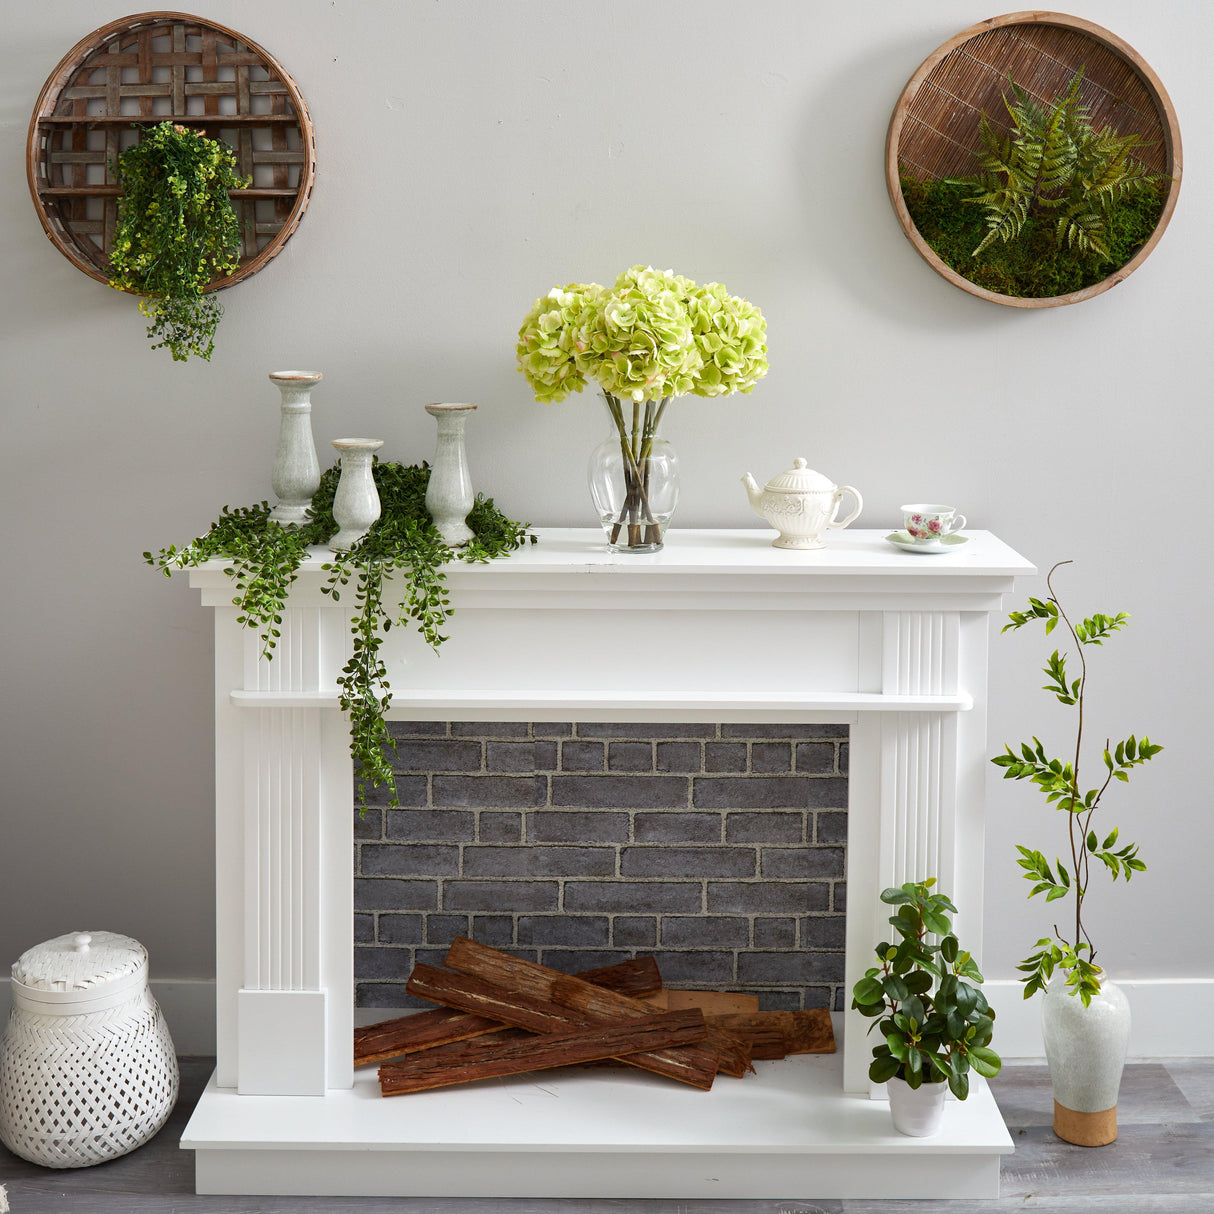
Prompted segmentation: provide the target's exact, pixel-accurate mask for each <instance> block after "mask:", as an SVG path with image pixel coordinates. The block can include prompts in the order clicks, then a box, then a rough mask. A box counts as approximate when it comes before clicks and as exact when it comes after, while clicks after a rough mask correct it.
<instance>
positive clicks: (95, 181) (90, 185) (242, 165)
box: [26, 12, 316, 291]
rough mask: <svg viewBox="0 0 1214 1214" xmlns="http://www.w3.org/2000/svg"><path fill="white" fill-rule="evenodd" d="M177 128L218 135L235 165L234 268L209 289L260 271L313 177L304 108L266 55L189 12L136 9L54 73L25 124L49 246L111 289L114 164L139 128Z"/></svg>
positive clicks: (30, 172)
mask: <svg viewBox="0 0 1214 1214" xmlns="http://www.w3.org/2000/svg"><path fill="white" fill-rule="evenodd" d="M166 121H171V122H176V123H180V124H181V125H183V126H189V127H194V128H197V129H199V130H202V131H204V132H205V133H206V135H207V136H208V137H209V138H213V139H222V140H223V141H224V142H225V143H227V144H229V145H230V146H231V147H232V148H233V149H234V150H235V152H236V163H237V170H238V171H239V173H240V174H241V175H242V176H244V177H251V178H252V184H251V186H250V187H249V188H248V189H243V190H233V191H232V202H233V205H234V207H235V209H236V213H237V215H238V216H239V218H240V226H241V251H240V266H239V268H238V269H237V270H236V271H235V273H233V274H231V275H229V276H227V277H224V278H218V279H216V280H215V281H214V282H212V283H211V284H210V285H209V286H208V287H207V288H206V289H207V290H208V291H211V290H218V289H220V288H222V287H230V286H232V285H233V283H237V282H240V281H241V279H244V278H248V277H249V275H251V274H256V273H257V271H258V270H260V269H261V268H262V267H263V266H264V265H266V263H267V262H269V261H270V260H271V258H273V257H274V256H275V255H276V254H277V253H278V252H279V250H280V249H281V248H282V246H283V245H284V244H286V242H287V240H288V239H289V238H290V236H291V234H292V233H293V232H294V231H295V229H296V228H297V227H298V226H299V221H300V219H301V218H302V217H303V213H304V211H305V210H306V209H307V206H308V199H309V197H310V195H311V193H312V183H313V181H314V179H315V175H316V144H315V139H314V136H313V132H312V123H311V120H310V119H309V117H308V107H307V106H306V105H305V104H304V99H303V97H302V96H301V95H300V92H299V89H298V88H297V87H296V85H295V82H294V81H293V80H292V79H291V77H290V76H289V75H288V74H287V73H286V71H285V70H284V69H283V67H282V65H281V64H280V63H278V61H277V60H276V59H274V58H273V57H272V56H271V55H269V54H268V53H267V52H266V51H264V50H263V49H262V48H261V47H260V46H258V45H257V44H256V43H255V42H251V41H250V40H249V39H248V38H246V37H244V36H243V35H242V34H238V33H236V32H235V31H234V30H230V29H227V28H226V27H224V26H222V25H216V24H214V22H210V21H204V20H202V19H201V18H199V17H191V16H188V15H187V14H185V13H168V12H155V13H140V14H137V15H136V16H132V17H123V18H121V19H120V20H118V21H112V22H111V23H110V24H109V25H106V26H103V27H102V28H101V29H99V30H95V31H94V32H93V33H91V34H89V35H88V37H86V38H83V39H82V40H81V41H80V42H78V43H77V44H76V45H75V46H74V47H72V49H71V50H70V51H68V53H67V54H66V55H65V56H64V58H63V60H62V61H61V62H60V64H59V66H58V67H56V68H55V70H54V71H53V72H52V73H51V75H50V77H49V78H48V80H47V82H46V84H44V85H43V86H42V92H41V93H40V94H39V95H38V102H37V104H36V105H35V106H34V114H33V117H32V118H31V119H30V129H29V141H28V145H27V156H26V171H27V176H28V178H29V187H30V193H31V194H32V195H33V199H34V206H35V208H36V209H37V211H38V218H39V220H40V221H41V223H42V226H43V228H44V229H45V230H46V234H47V236H49V237H50V239H51V242H52V243H53V244H54V245H55V247H56V248H57V249H58V250H59V251H60V252H61V253H62V254H63V255H64V256H65V257H66V258H67V259H68V260H69V261H71V262H72V264H73V265H75V266H77V267H78V268H79V269H81V270H83V271H84V272H85V273H86V274H88V275H89V276H90V277H91V278H95V279H97V280H98V282H108V281H109V278H110V274H109V255H110V244H111V241H112V240H113V235H114V228H115V225H116V222H117V217H118V195H119V193H120V192H121V191H120V190H119V187H118V185H117V184H116V183H115V180H114V176H113V171H112V167H111V166H112V165H113V163H114V162H115V161H116V160H117V159H118V155H119V153H120V152H122V151H125V150H126V149H127V148H128V147H131V146H132V145H133V144H135V143H136V142H138V139H139V131H138V129H137V128H136V126H135V124H138V125H139V126H152V125H155V124H157V123H160V122H166Z"/></svg>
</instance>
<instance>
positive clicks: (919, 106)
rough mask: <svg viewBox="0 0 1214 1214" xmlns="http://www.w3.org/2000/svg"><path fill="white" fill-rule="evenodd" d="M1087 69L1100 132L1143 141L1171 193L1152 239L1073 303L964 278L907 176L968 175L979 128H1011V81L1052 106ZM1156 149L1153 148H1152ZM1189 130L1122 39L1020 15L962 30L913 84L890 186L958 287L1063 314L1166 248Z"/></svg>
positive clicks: (889, 155) (914, 238)
mask: <svg viewBox="0 0 1214 1214" xmlns="http://www.w3.org/2000/svg"><path fill="white" fill-rule="evenodd" d="M1081 67H1082V68H1083V81H1082V84H1081V86H1080V99H1081V101H1082V102H1083V104H1084V105H1086V106H1087V107H1088V109H1089V120H1090V122H1091V124H1092V126H1094V127H1095V128H1096V129H1097V130H1099V129H1100V128H1102V127H1104V126H1105V125H1109V126H1112V127H1114V128H1116V130H1117V131H1118V133H1119V134H1122V135H1129V134H1132V133H1138V134H1141V135H1142V137H1143V143H1142V144H1140V145H1139V147H1138V148H1137V149H1136V150H1135V156H1136V158H1137V159H1139V160H1140V161H1142V162H1143V163H1144V164H1145V165H1146V166H1147V167H1148V168H1149V169H1150V170H1151V171H1152V172H1156V173H1166V174H1167V175H1168V176H1170V177H1171V178H1172V184H1171V186H1170V188H1169V190H1168V194H1167V197H1166V199H1165V201H1164V207H1163V213H1162V215H1161V216H1160V218H1159V222H1158V224H1157V225H1156V227H1155V231H1154V232H1153V233H1152V234H1151V237H1150V239H1149V240H1148V241H1147V242H1146V244H1144V245H1143V246H1142V248H1141V249H1139V250H1138V252H1137V253H1136V254H1135V255H1134V257H1133V258H1132V259H1131V260H1130V261H1128V262H1126V264H1125V265H1123V266H1122V267H1121V268H1120V269H1119V270H1116V271H1115V272H1114V273H1112V274H1110V275H1109V277H1107V278H1105V279H1103V280H1101V281H1100V282H1098V283H1094V284H1093V285H1092V286H1090V287H1085V288H1084V289H1083V290H1082V291H1074V292H1072V293H1071V294H1069V295H1054V296H1050V297H1048V298H1038V299H1029V298H1023V297H1019V296H1013V295H999V294H996V293H995V292H993V291H988V290H986V289H984V288H983V287H980V286H977V285H976V284H975V283H972V282H970V281H969V279H967V278H963V277H962V276H961V275H960V274H958V273H957V272H956V271H955V270H953V269H952V268H950V267H949V266H948V265H946V264H945V262H944V261H942V260H941V259H940V257H938V256H937V255H936V253H935V252H934V251H933V250H932V249H931V248H930V247H929V246H928V244H927V242H926V241H925V240H924V239H923V237H922V236H920V234H919V231H918V229H917V228H916V227H915V225H914V222H913V220H912V219H911V217H910V212H909V211H908V210H907V208H906V202H905V200H904V199H903V197H902V187H901V185H900V182H899V177H900V175H901V174H902V173H904V172H906V171H908V170H909V171H911V172H913V173H915V174H918V175H919V176H921V177H926V178H936V179H939V178H943V177H959V176H969V175H971V174H973V173H975V172H976V171H977V168H978V156H979V155H980V153H981V151H982V141H981V139H980V137H979V133H978V130H979V122H980V119H981V116H982V114H984V113H985V114H986V117H987V121H988V122H990V123H991V125H992V126H994V127H996V128H1001V129H1002V130H1003V131H1006V130H1008V129H1009V123H1008V118H1007V110H1006V109H1005V107H1004V104H1003V96H1004V94H1005V93H1009V92H1010V89H1009V87H1008V78H1009V77H1010V78H1011V79H1012V80H1014V81H1015V82H1016V83H1017V84H1018V85H1020V87H1021V88H1023V89H1024V90H1025V91H1026V92H1028V93H1029V94H1030V95H1031V96H1033V97H1034V98H1035V99H1036V100H1038V101H1041V102H1047V103H1048V102H1051V101H1053V99H1054V98H1055V97H1057V96H1058V95H1059V94H1060V93H1061V92H1062V91H1063V90H1064V89H1065V88H1066V86H1067V84H1069V83H1070V80H1071V78H1072V77H1073V76H1074V75H1075V73H1076V72H1077V71H1078V70H1079V69H1080V68H1081ZM1144 145H1148V146H1144ZM1180 176H1181V155H1180V128H1179V126H1178V124H1177V122H1176V112H1175V110H1174V109H1173V108H1172V102H1171V100H1170V99H1169V98H1168V94H1167V92H1166V91H1165V89H1164V87H1163V84H1162V83H1161V82H1160V80H1159V78H1158V77H1157V76H1156V75H1155V73H1154V72H1153V71H1152V70H1151V69H1150V67H1148V66H1147V64H1146V63H1145V62H1144V61H1143V59H1142V57H1141V56H1140V55H1139V54H1138V53H1137V51H1135V50H1134V49H1133V47H1131V46H1129V45H1128V44H1126V43H1125V42H1123V41H1122V40H1121V39H1120V38H1118V37H1117V36H1116V35H1115V34H1112V33H1110V32H1109V31H1108V30H1106V29H1103V28H1102V27H1101V26H1099V25H1094V24H1093V23H1092V22H1090V21H1084V20H1083V19H1082V18H1079V17H1069V16H1067V15H1066V14H1065V13H1048V12H1021V13H1007V14H1005V15H1004V16H1002V17H992V18H990V19H989V20H987V21H981V22H979V23H978V24H977V25H972V26H970V28H969V29H967V30H963V31H962V32H961V33H959V34H958V35H957V36H956V37H955V38H951V39H950V40H949V41H948V42H946V43H945V44H944V45H943V46H941V47H940V48H939V49H938V50H936V51H934V52H933V53H932V54H931V55H929V56H928V58H927V59H925V60H924V62H923V63H922V65H921V66H920V67H919V70H918V71H917V72H915V74H914V75H913V76H912V77H911V78H910V81H909V82H908V83H907V86H906V88H905V89H904V90H903V92H902V96H901V97H899V98H898V104H897V105H896V106H895V107H894V112H893V117H892V118H891V119H890V124H889V134H888V136H887V138H886V142H885V182H886V186H887V188H888V190H889V197H890V201H891V202H892V203H893V206H894V211H895V212H896V213H897V216H898V222H899V223H900V224H901V225H902V230H903V231H904V232H905V233H906V236H907V239H908V240H909V241H910V242H911V244H913V245H914V246H915V248H916V250H918V252H919V255H920V256H921V257H922V258H923V259H924V261H926V262H927V263H928V265H930V266H931V267H932V269H933V270H935V271H936V273H937V274H940V275H942V276H943V277H944V278H947V279H948V281H949V282H951V283H953V284H954V285H955V286H958V287H960V288H961V289H962V290H963V291H968V292H969V293H970V294H971V295H977V296H978V297H979V298H981V299H989V300H990V301H991V302H993V303H999V304H1006V305H1007V306H1009V307H1013V308H1055V307H1058V306H1059V305H1061V304H1071V303H1078V302H1079V301H1080V300H1083V299H1090V298H1091V297H1092V296H1094V295H1099V294H1101V293H1102V292H1103V291H1107V290H1108V289H1109V288H1110V287H1112V286H1116V285H1117V283H1119V282H1121V281H1122V280H1123V279H1125V278H1127V277H1128V276H1129V275H1130V274H1132V273H1133V272H1134V271H1135V270H1136V269H1137V268H1138V267H1139V266H1140V265H1141V264H1142V263H1143V262H1144V261H1145V260H1146V259H1147V257H1148V256H1149V255H1150V253H1151V250H1152V249H1154V247H1155V245H1156V244H1157V243H1158V242H1159V238H1160V237H1161V236H1162V235H1163V231H1164V229H1165V228H1166V227H1167V226H1168V220H1169V219H1170V218H1171V217H1172V211H1173V210H1174V209H1175V206H1176V196H1177V194H1178V193H1179V192H1180Z"/></svg>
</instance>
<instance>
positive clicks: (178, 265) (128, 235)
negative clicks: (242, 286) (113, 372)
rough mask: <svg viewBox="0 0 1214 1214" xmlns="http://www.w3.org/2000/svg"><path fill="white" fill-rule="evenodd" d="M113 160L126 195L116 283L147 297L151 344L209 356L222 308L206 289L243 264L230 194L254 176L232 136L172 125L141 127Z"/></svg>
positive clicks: (143, 305) (181, 357) (113, 265)
mask: <svg viewBox="0 0 1214 1214" xmlns="http://www.w3.org/2000/svg"><path fill="white" fill-rule="evenodd" d="M112 167H113V170H114V173H115V175H116V177H117V180H118V184H119V186H120V187H121V188H122V194H121V195H120V196H119V199H118V225H117V228H116V230H115V232H114V244H113V250H112V252H111V253H110V273H111V275H112V277H111V278H110V286H112V287H116V288H117V289H118V290H120V291H131V292H134V293H135V294H137V295H139V296H141V297H142V298H141V299H140V300H139V311H140V312H141V313H142V314H143V315H144V316H145V317H147V318H148V321H149V324H148V338H149V339H150V340H151V341H152V349H153V350H157V349H159V348H160V347H161V346H167V347H168V349H169V352H170V353H171V354H172V355H173V358H174V360H175V361H177V362H185V361H186V360H187V359H189V358H190V356H191V355H195V356H197V357H199V358H204V359H210V357H211V351H212V350H213V349H214V348H215V329H216V326H217V325H218V324H219V320H220V317H221V316H222V315H223V305H222V304H221V303H220V302H219V300H218V299H217V298H216V295H215V293H214V292H210V293H209V294H204V290H205V288H206V287H207V285H208V284H209V283H210V282H212V281H213V280H214V279H215V278H218V277H221V276H223V275H226V274H231V273H232V272H233V271H234V270H236V268H237V267H238V265H239V262H240V220H239V219H238V218H237V216H236V212H235V211H234V210H233V209H232V204H231V202H230V201H229V198H228V191H229V190H235V189H243V188H245V187H246V186H248V185H249V180H248V179H246V178H242V177H240V176H239V175H238V174H237V173H236V156H235V153H234V152H233V151H232V149H231V148H230V147H228V145H227V144H226V143H222V142H220V141H219V140H216V139H208V138H206V136H205V135H203V134H201V133H200V132H198V131H194V130H190V129H189V128H188V127H184V126H181V125H179V124H175V123H172V122H162V123H160V125H159V126H156V127H152V128H151V129H150V130H145V131H144V134H143V138H142V139H141V140H140V142H139V143H137V144H135V145H134V146H133V147H131V148H128V149H127V150H126V151H125V152H123V153H122V154H121V155H120V156H119V157H118V161H117V163H116V164H115V165H113V166H112Z"/></svg>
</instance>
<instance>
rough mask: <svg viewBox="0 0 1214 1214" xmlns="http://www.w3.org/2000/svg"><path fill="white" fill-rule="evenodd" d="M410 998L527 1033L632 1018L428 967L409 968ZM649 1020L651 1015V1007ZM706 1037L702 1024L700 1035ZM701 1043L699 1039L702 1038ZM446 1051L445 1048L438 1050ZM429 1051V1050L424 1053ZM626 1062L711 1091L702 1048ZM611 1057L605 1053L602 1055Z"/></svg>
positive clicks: (709, 1059)
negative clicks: (589, 1010)
mask: <svg viewBox="0 0 1214 1214" xmlns="http://www.w3.org/2000/svg"><path fill="white" fill-rule="evenodd" d="M405 989H406V990H407V991H408V992H409V993H410V994H411V995H420V996H421V997H422V998H423V999H433V1000H434V1001H435V1002H441V1003H444V1004H446V1005H447V1006H449V1007H454V1008H458V1009H459V1010H460V1011H463V1012H467V1013H470V1014H471V1015H474V1016H485V1017H489V1018H492V1019H494V1020H499V1021H501V1022H502V1023H504V1024H510V1025H513V1026H515V1027H516V1028H521V1029H527V1030H529V1031H530V1032H533V1033H567V1032H571V1031H573V1030H577V1029H591V1028H595V1027H596V1026H600V1025H603V1024H618V1023H622V1024H625V1025H627V1024H630V1023H632V1022H633V1021H634V1020H636V1019H638V1018H637V1017H632V1016H611V1017H604V1016H594V1015H592V1014H590V1013H587V1012H581V1011H578V1010H576V1009H573V1008H567V1007H562V1006H560V1005H559V1004H556V1003H552V1002H551V1001H550V1000H547V999H539V998H536V997H534V996H531V995H520V994H518V993H517V992H515V991H512V990H508V989H507V988H505V987H501V986H497V985H496V984H494V983H492V982H486V981H485V980H484V979H482V978H475V977H473V976H471V975H470V974H460V973H453V972H451V971H450V970H441V969H437V968H435V967H434V966H432V965H424V964H419V965H415V966H414V967H413V973H412V974H411V975H410V976H409V982H408V985H407V986H406V988H405ZM689 1013H690V1014H692V1015H693V1016H699V1017H700V1019H701V1020H703V1013H701V1012H700V1011H698V1010H697V1009H687V1010H686V1011H684V1012H680V1013H679V1014H680V1015H686V1014H689ZM648 1014H649V1015H650V1016H653V1015H657V1014H665V1013H656V1012H654V1011H653V1009H650V1011H649V1013H648ZM707 1033H708V1029H707V1026H705V1032H704V1034H703V1036H706V1035H707ZM701 1039H702V1038H701ZM442 1048H446V1047H442ZM426 1052H427V1053H429V1052H430V1051H426ZM628 1053H629V1056H628V1058H627V1059H625V1061H627V1062H628V1063H629V1065H631V1066H635V1067H639V1068H640V1069H641V1070H643V1071H651V1072H652V1073H653V1074H655V1075H664V1076H666V1077H667V1078H668V1079H677V1080H678V1081H679V1082H681V1083H687V1084H690V1085H691V1086H692V1087H696V1088H700V1089H701V1090H704V1091H707V1090H708V1089H709V1088H710V1087H712V1081H713V1077H714V1076H715V1074H716V1070H717V1061H716V1056H715V1055H714V1054H713V1053H712V1051H711V1050H706V1049H686V1048H684V1049H678V1050H660V1051H656V1052H638V1051H632V1050H630V1051H629V1052H628ZM607 1056H608V1057H610V1055H607Z"/></svg>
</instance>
